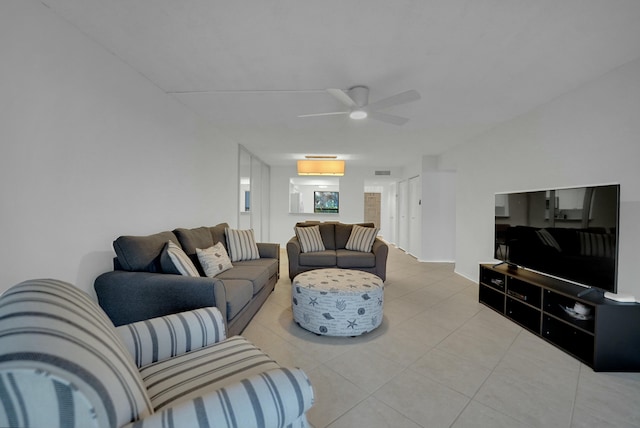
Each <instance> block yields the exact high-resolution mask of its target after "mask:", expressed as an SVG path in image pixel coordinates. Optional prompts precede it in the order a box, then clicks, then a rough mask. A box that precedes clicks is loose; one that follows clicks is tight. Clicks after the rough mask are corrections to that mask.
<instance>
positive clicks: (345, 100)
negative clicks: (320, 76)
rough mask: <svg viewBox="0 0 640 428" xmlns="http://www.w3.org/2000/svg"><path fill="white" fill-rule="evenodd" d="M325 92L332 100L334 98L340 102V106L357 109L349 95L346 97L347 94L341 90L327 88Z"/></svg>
mask: <svg viewBox="0 0 640 428" xmlns="http://www.w3.org/2000/svg"><path fill="white" fill-rule="evenodd" d="M327 92H329V93H330V94H331V95H333V96H334V98H336V99H337V100H338V101H340V102H341V103H342V104H344V105H346V106H347V107H349V108H357V107H358V105H357V104H356V102H355V101H354V100H353V99H352V98H351V97H350V96H349V95H347V93H346V92H345V91H343V90H342V89H333V88H329V89H327Z"/></svg>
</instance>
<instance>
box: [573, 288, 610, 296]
mask: <svg viewBox="0 0 640 428" xmlns="http://www.w3.org/2000/svg"><path fill="white" fill-rule="evenodd" d="M589 293H597V294H599V295H600V297H604V291H602V290H599V289H597V288H594V287H589V288H585V289H584V290H582V291H581V292H579V293H578V297H584V296H586V295H587V294H589Z"/></svg>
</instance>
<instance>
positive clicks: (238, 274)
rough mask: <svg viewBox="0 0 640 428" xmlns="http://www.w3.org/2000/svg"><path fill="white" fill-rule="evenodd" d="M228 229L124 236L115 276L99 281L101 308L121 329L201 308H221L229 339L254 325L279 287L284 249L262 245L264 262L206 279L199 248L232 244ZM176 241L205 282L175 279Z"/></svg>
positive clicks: (118, 247) (247, 263) (245, 264)
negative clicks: (172, 255)
mask: <svg viewBox="0 0 640 428" xmlns="http://www.w3.org/2000/svg"><path fill="white" fill-rule="evenodd" d="M227 227H228V225H227V224H226V223H221V224H219V225H217V226H213V227H199V228H195V229H183V228H179V229H175V230H173V231H165V232H160V233H156V234H153V235H148V236H121V237H119V238H118V239H116V240H115V241H114V243H113V248H114V250H115V252H116V257H115V258H114V270H113V271H112V272H106V273H104V274H102V275H100V276H99V277H98V278H96V280H95V283H94V288H95V290H96V294H97V296H98V301H99V303H100V306H102V308H103V309H104V310H105V312H106V313H107V314H108V315H109V318H111V320H112V321H113V323H114V324H115V325H116V326H119V325H123V324H130V323H133V322H136V321H141V320H146V319H150V318H156V317H160V316H164V315H169V314H174V313H179V312H184V311H188V310H193V309H197V308H202V307H207V306H216V307H217V308H218V309H219V310H220V312H221V313H222V316H223V318H224V320H225V322H226V324H227V332H228V334H229V335H235V334H239V333H241V332H242V330H244V328H245V327H246V326H247V324H249V321H251V318H253V316H254V315H255V313H256V312H257V311H258V310H259V309H260V307H261V306H262V304H263V303H264V302H265V300H266V299H267V297H269V294H270V293H271V291H273V288H274V286H275V284H276V282H277V281H278V277H279V272H280V245H279V244H267V243H257V246H258V251H259V254H260V258H259V259H255V260H245V261H240V262H233V268H231V269H229V270H226V271H224V272H222V273H220V274H218V275H217V276H215V277H213V278H209V277H206V276H204V273H203V271H202V267H201V266H200V263H199V262H198V258H197V255H196V248H200V249H205V248H209V247H211V246H213V245H214V244H216V243H217V242H221V243H222V244H223V245H224V246H225V248H226V247H227V241H226V236H225V229H226V228H227ZM168 241H173V242H174V243H175V244H177V245H178V246H179V247H181V248H182V249H183V250H184V252H185V253H186V254H187V255H188V256H189V258H190V259H191V260H192V261H193V264H194V265H195V266H196V268H197V269H198V271H199V272H200V274H201V276H200V277H190V276H182V275H177V274H172V273H167V272H171V270H172V269H170V268H169V267H168V266H167V263H168V262H167V257H168V256H165V254H164V251H163V250H164V248H165V246H166V244H167V242H168Z"/></svg>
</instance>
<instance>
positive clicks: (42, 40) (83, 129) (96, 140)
mask: <svg viewBox="0 0 640 428" xmlns="http://www.w3.org/2000/svg"><path fill="white" fill-rule="evenodd" d="M0 58H2V59H1V61H2V63H1V65H0V94H2V95H1V101H0V142H1V143H0V144H1V145H2V146H1V156H0V200H1V201H2V202H1V203H2V207H1V210H0V236H2V237H3V245H2V250H0V260H2V264H1V269H0V292H2V291H4V290H6V289H7V288H8V287H10V286H11V285H13V284H15V283H17V282H19V281H22V280H25V279H28V278H36V277H53V278H58V279H62V280H65V281H69V282H72V283H75V284H76V285H77V286H78V287H80V288H82V289H84V290H87V291H89V292H90V293H93V280H94V279H95V277H96V276H97V275H98V274H99V273H101V272H104V271H108V270H111V269H112V265H111V258H112V256H113V251H112V246H111V243H112V241H113V240H114V239H115V238H117V237H118V236H119V235H124V234H134V235H143V234H149V233H155V232H159V231H162V230H171V229H174V228H176V227H194V226H201V225H213V224H216V223H218V222H221V221H228V222H229V223H230V224H233V223H234V219H236V218H237V209H236V203H235V201H236V200H237V196H236V195H237V185H232V186H229V183H230V182H232V183H236V182H237V178H236V177H237V152H238V150H237V145H236V144H235V143H234V142H232V141H229V140H227V139H225V138H223V137H222V136H221V135H219V134H218V133H217V132H216V131H215V130H214V129H212V128H211V127H209V126H207V125H206V124H204V123H203V122H202V121H200V120H199V119H198V118H196V116H195V115H193V114H192V113H191V112H189V111H187V110H186V109H185V108H184V107H183V106H182V105H181V104H180V103H178V102H176V101H175V100H174V99H172V98H171V97H170V96H167V95H166V94H164V93H163V92H162V91H160V90H159V89H158V88H157V87H155V86H154V85H152V84H151V83H149V82H148V81H147V80H146V79H144V78H143V77H142V76H140V75H139V74H138V73H137V72H135V71H133V70H132V69H131V68H129V67H128V66H127V65H126V64H124V63H122V62H121V61H120V60H118V59H117V58H115V57H114V56H113V55H112V54H110V53H109V52H107V51H105V50H104V49H102V48H101V47H100V46H98V45H97V44H95V43H94V42H92V41H91V40H89V39H87V38H86V37H85V36H83V35H82V34H81V33H80V32H78V31H77V30H76V29H75V28H73V27H71V26H69V25H68V24H67V23H66V22H65V21H62V20H60V19H58V18H57V17H56V16H54V15H53V14H52V13H51V11H50V10H49V9H48V8H47V7H45V6H43V5H42V4H41V3H40V2H37V1H30V0H3V1H2V2H0ZM230 178H231V181H230ZM219 201H227V202H224V203H221V202H219ZM228 201H234V203H228Z"/></svg>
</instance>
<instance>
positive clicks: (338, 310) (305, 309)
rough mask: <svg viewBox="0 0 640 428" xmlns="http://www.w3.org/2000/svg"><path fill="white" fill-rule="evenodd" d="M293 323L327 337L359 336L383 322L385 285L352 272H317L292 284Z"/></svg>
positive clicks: (363, 274)
mask: <svg viewBox="0 0 640 428" xmlns="http://www.w3.org/2000/svg"><path fill="white" fill-rule="evenodd" d="M291 287H292V290H291V305H292V309H293V319H294V320H295V321H296V322H297V323H298V325H300V327H302V328H304V329H306V330H309V331H311V332H313V333H316V334H322V335H327V336H359V335H361V334H364V333H367V332H369V331H371V330H373V329H375V328H376V327H378V326H379V325H380V323H381V322H382V309H383V306H384V282H383V281H382V279H380V278H379V277H378V276H376V275H374V274H371V273H368V272H363V271H359V270H352V269H335V268H331V269H316V270H311V271H307V272H303V273H301V274H299V275H297V276H296V277H295V278H294V279H293V281H292V283H291Z"/></svg>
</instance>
